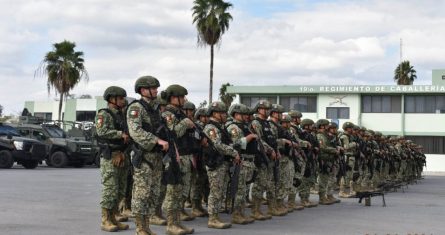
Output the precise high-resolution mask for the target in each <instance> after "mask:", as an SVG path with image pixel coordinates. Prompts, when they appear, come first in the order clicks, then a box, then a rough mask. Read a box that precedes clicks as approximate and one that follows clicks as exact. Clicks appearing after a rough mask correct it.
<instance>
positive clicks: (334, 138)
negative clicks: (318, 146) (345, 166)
mask: <svg viewBox="0 0 445 235" xmlns="http://www.w3.org/2000/svg"><path fill="white" fill-rule="evenodd" d="M337 129H338V125H337V123H335V122H330V123H329V125H328V127H327V135H328V140H329V142H330V145H331V146H332V147H335V148H337V149H338V150H339V154H337V155H335V156H334V157H335V158H334V161H333V162H332V168H331V170H330V171H329V172H328V173H329V181H328V187H327V189H326V196H327V198H328V200H329V201H331V202H334V203H340V202H341V200H340V199H337V198H335V197H334V195H333V191H334V190H335V187H336V186H337V175H338V173H339V171H340V164H341V163H340V158H342V157H343V153H344V149H343V148H342V147H341V144H340V140H339V139H338V133H337Z"/></svg>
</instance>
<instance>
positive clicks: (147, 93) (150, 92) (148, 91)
mask: <svg viewBox="0 0 445 235" xmlns="http://www.w3.org/2000/svg"><path fill="white" fill-rule="evenodd" d="M141 94H142V96H144V97H149V98H152V99H154V98H156V97H157V95H158V88H157V87H150V88H145V87H142V88H141Z"/></svg>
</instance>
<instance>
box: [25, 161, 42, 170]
mask: <svg viewBox="0 0 445 235" xmlns="http://www.w3.org/2000/svg"><path fill="white" fill-rule="evenodd" d="M38 165H39V162H38V161H33V160H30V161H26V162H23V163H22V166H23V167H25V168H26V169H34V168H36V167H37V166H38Z"/></svg>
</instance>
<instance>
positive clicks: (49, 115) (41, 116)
mask: <svg viewBox="0 0 445 235" xmlns="http://www.w3.org/2000/svg"><path fill="white" fill-rule="evenodd" d="M34 117H37V118H39V119H43V120H45V121H51V120H53V114H52V113H37V112H35V113H34Z"/></svg>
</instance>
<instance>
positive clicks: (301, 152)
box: [96, 76, 425, 235]
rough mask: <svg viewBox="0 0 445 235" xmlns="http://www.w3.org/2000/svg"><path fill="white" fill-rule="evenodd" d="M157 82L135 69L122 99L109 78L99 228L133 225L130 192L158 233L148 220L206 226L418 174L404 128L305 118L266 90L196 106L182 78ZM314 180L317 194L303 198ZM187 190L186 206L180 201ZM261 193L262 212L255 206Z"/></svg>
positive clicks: (173, 227)
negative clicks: (123, 207) (266, 96)
mask: <svg viewBox="0 0 445 235" xmlns="http://www.w3.org/2000/svg"><path fill="white" fill-rule="evenodd" d="M159 86H160V83H159V81H158V80H157V79H156V78H154V77H152V76H143V77H140V78H139V79H137V80H136V83H135V92H136V93H138V94H140V96H141V98H140V99H139V100H135V101H133V102H132V103H130V104H129V105H128V107H125V97H126V92H125V90H124V89H122V88H120V87H114V86H113V87H109V88H108V89H107V90H106V91H105V93H104V99H105V100H106V101H107V103H108V106H107V108H106V109H102V110H99V111H98V114H97V116H96V138H97V139H98V143H99V145H100V147H101V176H102V184H103V191H102V198H101V207H102V223H101V228H102V230H104V231H109V232H114V231H117V230H125V229H128V228H129V226H128V225H126V224H123V223H121V222H123V221H126V220H128V218H126V217H125V216H122V215H120V214H119V213H118V212H117V207H118V203H119V202H120V201H121V200H123V199H125V198H126V197H127V200H128V195H130V198H131V213H132V215H133V216H134V217H135V224H136V234H137V235H147V234H154V233H153V232H152V231H151V230H150V228H149V225H150V224H156V225H167V227H166V233H167V234H172V235H183V234H192V233H194V229H193V228H189V227H187V226H185V225H184V224H182V222H181V221H188V220H193V219H194V218H195V217H203V216H208V217H209V218H208V223H207V224H208V227H209V228H214V229H227V228H230V227H231V224H232V223H233V224H241V225H246V224H250V223H252V222H254V221H255V220H266V219H271V218H272V216H284V215H286V214H287V213H291V212H293V211H294V210H302V209H304V208H311V207H315V206H317V205H332V204H334V203H339V202H340V200H339V199H337V198H336V197H335V196H334V191H335V190H337V189H339V193H338V195H339V197H342V198H348V197H354V196H356V193H357V192H372V191H376V190H380V191H381V190H387V188H388V185H392V186H394V185H396V184H398V185H401V184H406V183H411V182H414V181H416V180H419V179H421V177H422V170H423V166H424V165H425V155H424V154H423V149H422V146H419V145H417V144H415V143H414V142H412V141H411V140H407V139H405V138H404V137H401V136H398V137H395V136H392V137H390V136H385V135H383V134H382V133H381V132H378V131H373V130H370V129H366V128H365V127H359V126H357V125H355V124H354V123H352V122H345V123H343V124H342V126H341V131H340V130H339V126H338V124H337V123H334V122H329V121H328V120H326V119H320V120H316V121H314V120H311V119H308V118H305V119H302V118H303V115H302V114H301V112H299V111H297V110H289V111H288V112H286V110H285V109H284V107H283V106H281V105H279V104H271V103H270V102H269V101H267V100H260V101H259V102H258V103H257V104H256V105H255V107H254V108H253V109H251V108H249V107H247V106H246V105H243V104H233V105H232V106H230V107H226V105H225V104H224V103H223V102H219V101H216V102H213V103H211V104H210V105H209V107H208V108H199V109H196V107H195V105H194V104H193V103H191V102H189V101H187V100H186V95H187V94H188V92H187V89H186V88H184V87H182V86H181V85H171V86H169V87H167V89H165V90H164V91H162V92H161V95H159V96H158V87H159ZM228 119H229V120H230V121H228ZM130 161H131V163H130ZM130 169H131V170H130ZM129 172H132V181H133V183H132V186H131V189H132V190H131V191H130V190H128V186H127V185H126V183H127V178H128V173H129ZM129 182H131V181H129ZM315 185H318V195H319V200H318V202H313V201H310V200H309V197H310V192H311V188H313V187H314V186H315ZM297 194H298V195H299V197H300V200H299V203H297V201H296V196H297ZM250 196H251V202H252V208H251V213H250V214H249V213H247V212H246V205H247V200H248V199H249V198H250ZM188 199H190V201H191V204H192V210H191V212H192V213H191V214H189V213H188V212H187V211H186V209H185V206H184V204H185V202H186V200H188ZM264 200H265V202H266V204H267V212H263V211H262V210H261V205H262V204H263V203H264ZM224 202H228V203H224ZM127 204H128V203H127ZM205 204H207V210H206V209H204V206H203V205H205ZM224 204H226V205H229V206H228V207H230V208H226V209H229V211H230V212H231V223H229V222H224V221H222V220H221V218H220V216H219V213H220V212H221V211H222V210H223V209H224V208H223V205H224ZM162 209H164V212H165V213H166V215H167V219H165V217H164V216H163V210H162Z"/></svg>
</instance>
